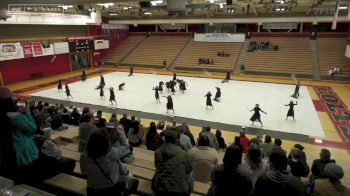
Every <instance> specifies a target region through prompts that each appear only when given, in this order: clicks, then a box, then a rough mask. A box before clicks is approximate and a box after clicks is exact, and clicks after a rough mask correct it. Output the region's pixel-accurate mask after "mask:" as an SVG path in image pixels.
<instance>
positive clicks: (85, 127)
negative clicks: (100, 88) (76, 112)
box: [78, 112, 97, 152]
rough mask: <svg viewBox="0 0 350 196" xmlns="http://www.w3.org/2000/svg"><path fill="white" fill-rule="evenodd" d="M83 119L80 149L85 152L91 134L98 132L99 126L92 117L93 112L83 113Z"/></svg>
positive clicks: (80, 128)
mask: <svg viewBox="0 0 350 196" xmlns="http://www.w3.org/2000/svg"><path fill="white" fill-rule="evenodd" d="M81 121H82V122H81V123H80V124H79V148H78V151H79V152H84V151H85V149H86V145H87V142H88V140H89V137H90V135H91V134H93V133H96V132H97V127H96V125H95V123H94V121H93V119H92V114H91V113H90V112H89V113H85V114H83V116H82V118H81Z"/></svg>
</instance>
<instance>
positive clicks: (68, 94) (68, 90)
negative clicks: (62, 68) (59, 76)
mask: <svg viewBox="0 0 350 196" xmlns="http://www.w3.org/2000/svg"><path fill="white" fill-rule="evenodd" d="M65 89H66V95H67V98H69V97H72V95H71V94H70V89H69V87H68V84H66V85H65ZM72 98H73V97H72Z"/></svg>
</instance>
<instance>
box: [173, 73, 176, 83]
mask: <svg viewBox="0 0 350 196" xmlns="http://www.w3.org/2000/svg"><path fill="white" fill-rule="evenodd" d="M173 80H174V81H176V72H175V71H173Z"/></svg>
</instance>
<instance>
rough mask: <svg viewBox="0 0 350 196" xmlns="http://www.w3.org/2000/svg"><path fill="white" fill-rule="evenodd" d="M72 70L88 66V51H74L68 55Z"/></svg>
mask: <svg viewBox="0 0 350 196" xmlns="http://www.w3.org/2000/svg"><path fill="white" fill-rule="evenodd" d="M69 60H70V64H71V67H72V71H74V70H79V69H83V68H87V67H89V66H90V62H91V59H90V53H89V52H76V53H71V54H70V55H69Z"/></svg>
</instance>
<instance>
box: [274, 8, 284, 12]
mask: <svg viewBox="0 0 350 196" xmlns="http://www.w3.org/2000/svg"><path fill="white" fill-rule="evenodd" d="M285 10H286V9H285V8H276V11H277V12H284V11H285Z"/></svg>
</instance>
